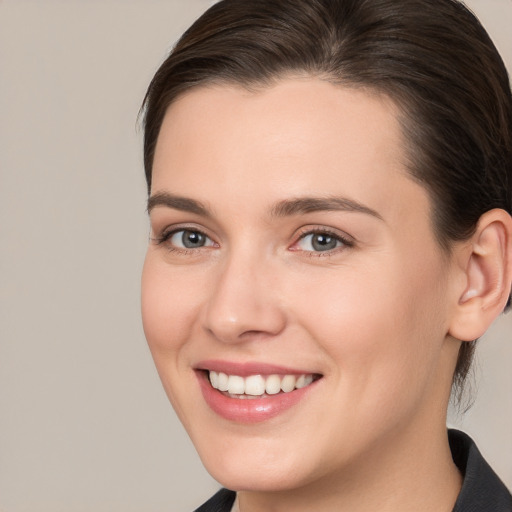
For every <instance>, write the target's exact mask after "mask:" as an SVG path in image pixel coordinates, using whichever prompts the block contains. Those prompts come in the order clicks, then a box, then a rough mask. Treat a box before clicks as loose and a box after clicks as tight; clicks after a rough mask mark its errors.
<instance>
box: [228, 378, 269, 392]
mask: <svg viewBox="0 0 512 512" xmlns="http://www.w3.org/2000/svg"><path fill="white" fill-rule="evenodd" d="M239 378H240V379H242V377H239ZM242 380H243V379H242ZM229 392H230V393H232V394H236V393H234V392H233V391H231V390H230V391H229ZM242 393H245V394H246V395H263V393H265V379H264V378H263V377H262V376H261V375H251V376H250V377H247V378H246V379H245V390H244V391H242ZM239 394H241V393H239Z"/></svg>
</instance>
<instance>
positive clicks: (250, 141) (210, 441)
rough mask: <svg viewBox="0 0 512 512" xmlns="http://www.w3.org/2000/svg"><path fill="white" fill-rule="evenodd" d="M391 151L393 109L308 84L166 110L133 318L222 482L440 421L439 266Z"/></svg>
mask: <svg viewBox="0 0 512 512" xmlns="http://www.w3.org/2000/svg"><path fill="white" fill-rule="evenodd" d="M404 160H405V156H404V154H403V142H402V135H401V132H400V128H399V125H398V122H397V120H396V116H395V109H394V106H393V104H392V103H391V102H390V101H388V100H386V99H385V98H382V97H377V96H372V95H369V94H368V93H366V92H362V91H361V90H353V89H352V90H351V89H347V88H342V87H339V86H334V85H332V84H329V83H326V82H322V81H319V80H315V79H301V80H299V79H296V80H292V79H289V80H282V81H280V82H278V83H277V84H276V85H274V86H272V87H269V88H264V89H261V90H259V91H256V92H254V91H252V92H248V91H247V90H244V89H242V88H238V87H234V86H233V87H229V86H215V87H208V88H206V87H205V88H196V89H193V90H192V91H191V92H189V93H187V94H186V95H184V96H182V97H181V98H179V99H178V100H177V101H176V102H175V103H174V104H173V105H172V106H171V107H170V108H169V110H168V112H167V114H166V116H165V119H164V122H163V126H162V129H161V133H160V135H159V139H158V142H157V146H156V154H155V160H154V170H153V184H152V192H151V199H150V203H149V211H150V221H151V240H150V243H149V247H148V252H147V257H146V261H145V265H144V272H143V282H142V309H143V322H144V329H145V333H146V336H147V340H148V343H149V346H150V349H151V352H152V354H153V357H154V360H155V363H156V366H157V369H158V372H159V374H160V377H161V380H162V382H163V385H164V387H165V390H166V392H167V394H168V396H169V399H170V401H171V402H172V405H173V407H174V408H175V410H176V412H177V414H178V416H179V417H180V419H181V421H182V422H183V424H184V426H185V428H186V429H187V431H188V433H189V435H190V437H191V438H192V441H193V442H194V444H195V446H196V448H197V450H198V452H199V454H200V456H201V458H202V460H203V462H204V464H205V466H206V467H207V469H208V470H209V471H210V472H211V473H212V475H213V476H214V477H215V478H216V479H217V480H219V481H220V482H221V483H222V484H223V485H225V486H227V487H229V488H231V489H236V490H241V489H246V490H247V489H249V490H286V489H294V488H298V487H300V486H306V485H308V484H312V483H314V482H318V481H322V479H323V480H325V479H328V478H331V477H333V475H337V474H339V475H342V474H345V475H346V474H352V475H353V474H356V473H357V472H358V471H364V470H365V467H366V469H368V463H369V462H371V464H372V465H378V461H379V460H381V461H385V460H386V458H387V457H389V456H390V454H391V453H393V454H394V456H395V457H397V456H400V455H399V453H401V452H402V451H403V452H405V451H406V449H405V448H403V449H399V448H397V447H398V446H401V447H406V448H407V450H409V449H410V448H411V446H412V445H414V443H418V442H422V443H424V442H425V440H426V439H428V436H430V435H432V433H433V432H444V429H445V423H444V421H445V419H444V414H445V408H446V402H447V399H448V395H449V389H450V382H451V375H452V373H453V365H454V362H455V357H456V352H455V351H454V350H453V349H451V348H450V349H448V348H447V347H448V343H447V341H446V340H447V331H448V324H449V319H450V297H451V295H452V294H451V289H452V287H451V268H452V263H451V261H450V258H449V257H448V256H447V255H446V254H444V253H443V252H442V251H441V250H440V249H439V247H438V244H437V242H436V240H435V237H434V233H433V230H432V226H431V221H430V201H429V197H428V195H427V192H426V191H425V190H424V189H423V188H422V187H421V186H420V185H418V184H417V183H415V182H414V181H413V180H412V179H411V178H409V176H408V174H407V172H406V170H405V166H404ZM419 439H421V440H422V441H419ZM400 450H401V451H400ZM408 453H410V450H409V451H408ZM397 454H398V455H397ZM365 465H366V466H365Z"/></svg>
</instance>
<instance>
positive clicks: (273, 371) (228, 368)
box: [195, 359, 313, 377]
mask: <svg viewBox="0 0 512 512" xmlns="http://www.w3.org/2000/svg"><path fill="white" fill-rule="evenodd" d="M195 368H196V369H197V370H213V371H214V372H224V373H227V374H228V375H239V376H240V377H248V376H249V375H308V374H311V373H313V372H311V371H310V370H297V369H292V368H287V367H285V366H277V365H274V364H268V363H258V362H247V363H235V362H232V361H221V360H216V359H215V360H214V359H211V360H207V361H201V362H200V363H198V364H197V365H196V366H195Z"/></svg>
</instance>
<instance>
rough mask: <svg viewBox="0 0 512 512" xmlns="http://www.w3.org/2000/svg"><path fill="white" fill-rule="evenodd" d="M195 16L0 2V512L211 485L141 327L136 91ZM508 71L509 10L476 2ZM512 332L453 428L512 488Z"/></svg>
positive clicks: (129, 500) (489, 348)
mask: <svg viewBox="0 0 512 512" xmlns="http://www.w3.org/2000/svg"><path fill="white" fill-rule="evenodd" d="M211 3H212V2H210V1H206V0H167V1H164V0H161V1H160V0H145V1H143V0H101V1H99V0H90V1H86V0H82V1H79V0H39V1H37V0H33V1H30V0H3V1H1V0H0V170H1V174H0V219H1V222H0V244H1V253H0V271H1V274H0V275H1V280H0V511H2V512H21V511H26V512H46V511H48V512H57V511H63V512H64V511H66V512H79V511H98V512H100V511H105V512H107V511H108V512H116V511H123V512H130V511H142V510H143V511H145V512H153V511H154V512H157V511H186V510H192V509H193V508H194V506H197V505H198V504H199V503H200V502H202V500H204V499H206V498H207V497H208V496H209V495H210V494H211V493H212V492H213V491H214V490H215V489H216V488H217V484H216V483H215V482H213V481H212V480H211V479H210V477H209V476H208V475H207V474H206V473H205V471H204V470H203V469H202V466H201V464H200V462H199V460H198V458H197V456H196V454H195V452H194V450H193V447H192V446H191V444H190V442H189V441H188V438H187V436H186V434H185V433H184V431H183V429H182V428H181V425H180V424H179V423H178V421H177V420H176V419H175V417H174V414H173V412H172V410H171V407H170V405H169V404H168V403H167V399H166V397H165V396H164V393H163V391H162V389H161V387H160V383H159V381H158V377H157V375H156V371H155V370H154V368H153V363H152V361H151V358H150V355H149V351H148V349H147V347H146V344H145V341H144V336H143V332H142V328H141V321H140V313H139V309H140V305H139V279H140V277H139V276H140V271H141V266H142V261H143V256H144V250H145V244H146V239H147V234H148V226H147V220H146V216H145V211H144V209H145V186H144V181H143V171H142V158H141V149H140V146H141V134H140V133H139V132H138V131H137V129H136V116H137V111H138V109H139V106H140V103H141V100H142V98H143V95H144V92H145V88H146V86H147V84H148V82H149V80H150V78H151V76H152V74H153V72H154V71H155V70H156V68H157V67H158V65H159V63H160V62H161V61H162V59H163V57H164V55H165V53H166V50H167V49H168V48H169V47H170V46H171V45H172V43H173V41H174V40H175V39H176V37H177V36H178V35H179V34H180V33H181V32H182V31H183V30H184V29H185V28H186V27H187V26H188V25H189V24H190V22H191V21H192V20H193V19H195V18H196V17H197V16H198V15H199V14H200V13H201V12H202V11H203V10H204V9H205V8H207V7H208V6H209V5H210V4H211ZM468 4H469V5H470V6H471V7H472V8H474V10H475V11H476V12H477V13H478V15H479V16H480V17H481V19H482V21H483V22H484V25H486V26H487V28H488V30H489V31H490V32H491V34H492V35H493V37H494V39H495V42H496V43H497V45H498V47H499V48H500V50H501V52H502V54H503V56H504V58H505V59H506V60H507V62H508V66H509V69H512V31H511V30H510V27H512V2H511V1H510V0H472V1H470V2H468ZM511 338H512V316H511V315H508V316H505V317H503V318H501V319H500V320H499V322H498V323H497V324H496V325H495V327H494V328H493V329H492V332H491V333H490V334H489V335H488V336H487V337H486V338H485V340H483V341H482V343H481V347H480V352H479V359H478V365H477V367H476V382H477V387H478V397H477V401H476V403H475V405H474V407H473V408H472V409H471V410H470V411H469V412H468V413H467V414H466V416H465V417H460V416H457V415H456V414H453V415H452V417H451V419H450V423H451V424H456V425H462V427H463V428H465V429H466V430H467V431H468V432H469V433H471V434H472V435H473V436H474V437H475V438H476V440H477V441H478V443H479V445H480V447H481V449H482V451H483V452H484V454H485V455H486V457H487V458H488V459H489V461H490V462H491V463H492V465H493V466H494V467H495V468H496V470H497V471H498V473H499V474H500V475H501V476H502V478H503V479H504V480H505V481H506V482H507V484H508V485H509V486H512V456H511V452H512V398H511V396H512V371H511V370H512V364H511V362H512V339H511Z"/></svg>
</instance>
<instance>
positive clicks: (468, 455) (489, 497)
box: [448, 430, 512, 512]
mask: <svg viewBox="0 0 512 512" xmlns="http://www.w3.org/2000/svg"><path fill="white" fill-rule="evenodd" d="M448 435H449V439H450V448H451V451H452V457H453V460H454V462H455V464H456V465H457V467H458V468H459V470H460V472H461V473H462V475H463V476H464V481H463V484H462V489H461V491H460V494H459V497H458V498H457V502H456V503H455V507H454V509H453V512H512V495H511V494H510V492H509V490H508V489H507V488H506V486H505V484H504V483H503V482H502V481H501V480H500V479H499V477H498V475H496V473H495V472H494V471H493V470H492V469H491V467H490V466H489V464H487V462H486V461H485V459H484V458H483V457H482V454H481V453H480V451H479V450H478V448H477V447H476V444H475V443H474V441H473V440H472V439H471V438H470V437H469V436H468V435H466V434H464V433H463V432H459V431H458V430H450V431H449V432H448Z"/></svg>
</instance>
